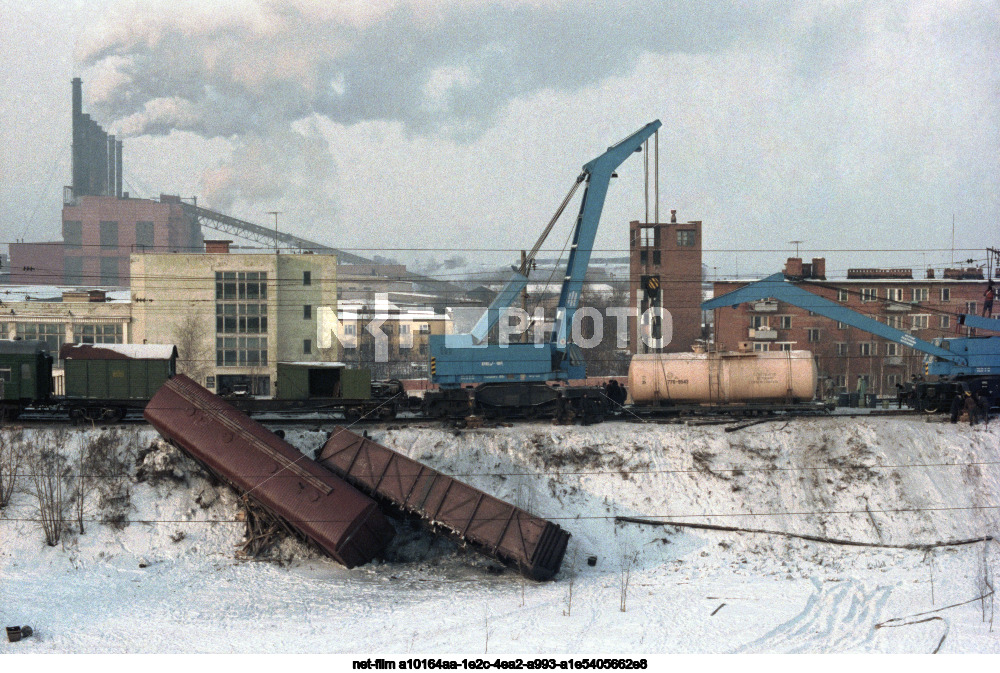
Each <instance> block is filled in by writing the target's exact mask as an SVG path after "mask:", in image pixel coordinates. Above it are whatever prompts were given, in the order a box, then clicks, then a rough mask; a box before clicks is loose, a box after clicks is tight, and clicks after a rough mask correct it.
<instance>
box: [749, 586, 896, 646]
mask: <svg viewBox="0 0 1000 673" xmlns="http://www.w3.org/2000/svg"><path fill="white" fill-rule="evenodd" d="M813 585H814V586H815V587H816V592H815V593H813V595H812V596H810V597H809V600H808V601H806V605H805V607H804V608H803V609H802V612H800V613H799V614H798V615H796V616H795V617H793V618H792V619H790V620H789V621H787V622H785V623H784V624H781V625H780V626H778V627H776V628H775V629H773V630H772V631H770V632H769V633H766V634H765V635H763V636H761V637H760V638H758V639H757V640H754V641H752V642H750V643H747V644H746V645H743V646H742V647H740V648H738V649H737V650H735V653H737V654H742V653H750V652H781V653H788V654H797V653H803V652H858V651H864V650H866V649H867V645H869V644H870V643H871V641H872V639H873V638H874V637H875V629H874V625H875V624H876V623H878V622H879V621H881V619H882V610H883V609H884V608H885V604H886V601H887V600H888V599H889V594H890V593H891V592H892V589H891V588H890V587H879V588H877V589H875V590H873V591H865V590H864V588H863V587H862V586H861V585H860V584H859V583H858V582H854V581H850V582H844V583H839V584H838V586H831V585H830V583H827V584H823V583H822V582H820V581H819V580H817V579H814V580H813Z"/></svg>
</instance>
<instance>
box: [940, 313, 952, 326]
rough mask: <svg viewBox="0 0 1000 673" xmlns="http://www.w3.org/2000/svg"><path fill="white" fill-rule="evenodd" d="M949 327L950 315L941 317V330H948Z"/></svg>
mask: <svg viewBox="0 0 1000 673" xmlns="http://www.w3.org/2000/svg"><path fill="white" fill-rule="evenodd" d="M949 327H951V316H950V315H943V316H941V328H942V329H948V328H949Z"/></svg>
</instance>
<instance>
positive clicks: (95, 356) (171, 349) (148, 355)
mask: <svg viewBox="0 0 1000 673" xmlns="http://www.w3.org/2000/svg"><path fill="white" fill-rule="evenodd" d="M59 357H60V359H62V360H169V359H171V358H175V357H177V347H176V346H174V345H173V344H66V345H64V346H63V347H62V348H60V349H59Z"/></svg>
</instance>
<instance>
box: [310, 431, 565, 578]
mask: <svg viewBox="0 0 1000 673" xmlns="http://www.w3.org/2000/svg"><path fill="white" fill-rule="evenodd" d="M317 460H318V461H319V463H320V465H323V466H325V467H327V468H329V469H330V470H332V471H333V472H335V473H336V474H338V475H340V476H342V477H343V478H344V479H345V480H346V481H348V482H350V483H351V484H354V485H355V486H357V487H358V488H360V489H361V490H363V491H365V492H366V493H369V494H371V495H372V496H374V497H375V498H376V499H377V500H379V501H380V502H382V503H384V504H386V505H387V506H390V507H392V508H393V509H395V510H397V511H399V512H401V513H402V514H404V515H409V516H417V517H419V518H421V519H423V520H424V521H425V522H427V523H429V524H430V525H431V526H432V527H433V528H434V529H436V530H438V531H442V532H446V533H448V534H450V535H452V536H453V537H457V538H459V539H461V540H462V541H464V542H466V543H468V544H470V545H471V546H473V547H476V548H477V549H479V550H480V551H482V552H485V553H486V554H489V555H490V556H493V557H494V558H496V559H498V560H500V561H502V562H504V563H506V564H508V565H512V566H515V567H517V568H518V569H519V570H520V572H521V573H522V574H524V575H526V576H527V577H530V578H532V579H536V580H547V579H550V578H552V577H553V576H554V575H555V574H556V573H557V572H559V566H560V565H561V564H562V559H563V555H564V554H565V553H566V545H567V543H568V542H569V533H567V532H566V531H564V530H563V529H562V528H560V527H559V526H558V525H556V524H554V523H552V522H550V521H546V520H544V519H540V518H539V517H536V516H533V515H532V514H529V513H528V512H525V511H524V510H521V509H519V508H517V507H515V506H514V505H511V504H510V503H507V502H504V501H502V500H499V499H497V498H494V497H493V496H491V495H488V494H486V493H483V492H482V491H480V490H478V489H475V488H473V487H471V486H469V485H468V484H464V483H462V482H460V481H458V480H457V479H454V478H452V477H449V476H448V475H445V474H441V473H440V472H438V471H437V470H433V469H431V468H429V467H427V466H426V465H423V464H421V463H418V462H417V461H415V460H413V459H411V458H408V457H406V456H404V455H402V454H399V453H396V452H395V451H393V450H392V449H389V448H387V447H385V446H382V445H381V444H378V443H377V442H374V441H372V440H371V439H368V438H367V437H363V436H361V435H358V434H355V433H353V432H351V431H350V430H347V429H345V428H341V427H338V428H335V429H334V430H333V432H332V434H331V436H330V439H329V440H327V442H326V444H325V445H324V446H323V448H322V449H320V450H319V451H318V452H317Z"/></svg>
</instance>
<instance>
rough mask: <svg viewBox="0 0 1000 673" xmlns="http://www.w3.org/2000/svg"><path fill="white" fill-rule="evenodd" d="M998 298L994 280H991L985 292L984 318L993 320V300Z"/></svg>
mask: <svg viewBox="0 0 1000 673" xmlns="http://www.w3.org/2000/svg"><path fill="white" fill-rule="evenodd" d="M995 296H996V290H994V289H993V279H992V278H991V279H990V282H989V284H988V285H987V286H986V291H985V292H983V317H984V318H992V317H993V298H994V297H995Z"/></svg>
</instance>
